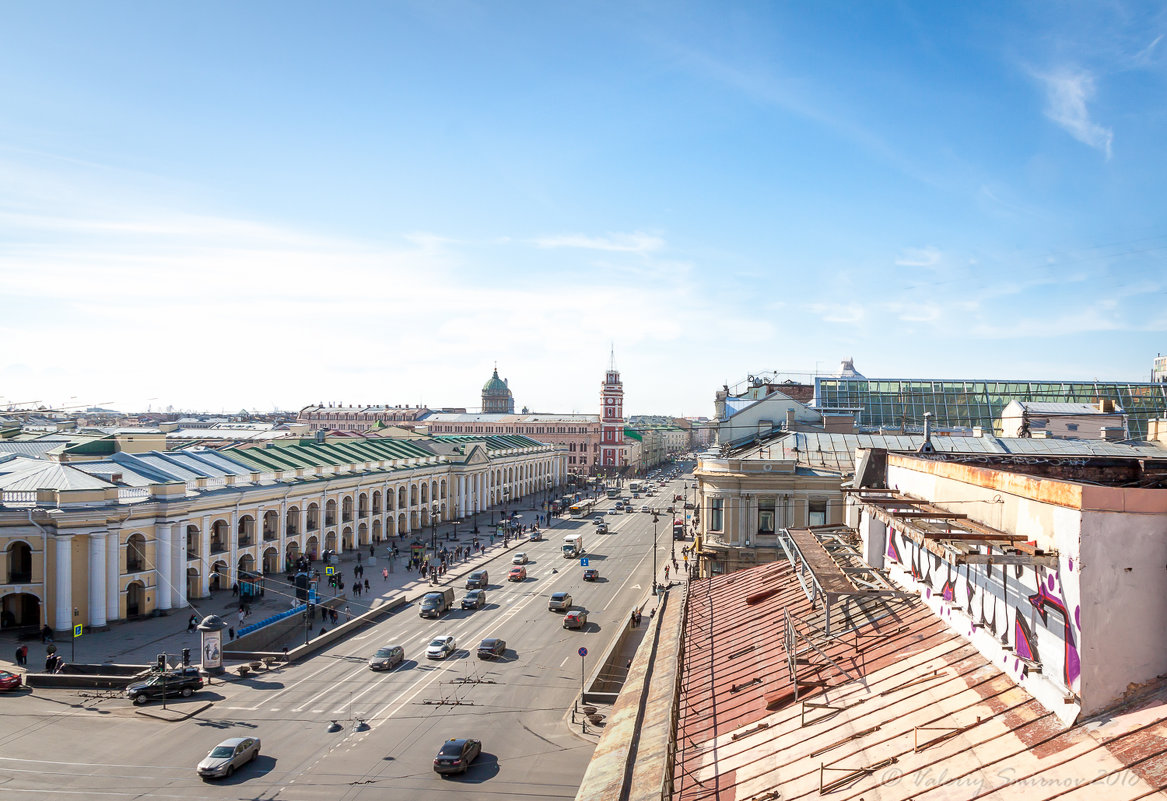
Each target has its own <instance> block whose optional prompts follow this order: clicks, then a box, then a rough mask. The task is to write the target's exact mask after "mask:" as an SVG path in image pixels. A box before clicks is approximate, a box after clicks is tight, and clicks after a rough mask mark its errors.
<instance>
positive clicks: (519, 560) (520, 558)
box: [511, 551, 528, 565]
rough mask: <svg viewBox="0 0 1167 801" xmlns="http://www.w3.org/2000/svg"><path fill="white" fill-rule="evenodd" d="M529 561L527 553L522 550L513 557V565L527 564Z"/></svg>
mask: <svg viewBox="0 0 1167 801" xmlns="http://www.w3.org/2000/svg"><path fill="white" fill-rule="evenodd" d="M527 561H528V560H527V555H526V554H525V553H523V552H522V551H519V552H518V553H517V554H515V555H514V556H512V557H511V564H512V565H525V564H527Z"/></svg>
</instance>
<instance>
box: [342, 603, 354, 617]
mask: <svg viewBox="0 0 1167 801" xmlns="http://www.w3.org/2000/svg"><path fill="white" fill-rule="evenodd" d="M344 619H345V620H352V619H353V613H352V611H351V610H350V609H349V608H348V607H347V606H346V607H345V608H344Z"/></svg>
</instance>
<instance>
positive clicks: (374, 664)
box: [369, 645, 405, 670]
mask: <svg viewBox="0 0 1167 801" xmlns="http://www.w3.org/2000/svg"><path fill="white" fill-rule="evenodd" d="M404 661H405V646H402V645H386V646H384V647H382V648H378V649H377V653H375V654H373V655H372V656H371V657H370V658H369V670H392V669H393V668H395V667H397V666H398V665H400V664H401V663H402V662H404Z"/></svg>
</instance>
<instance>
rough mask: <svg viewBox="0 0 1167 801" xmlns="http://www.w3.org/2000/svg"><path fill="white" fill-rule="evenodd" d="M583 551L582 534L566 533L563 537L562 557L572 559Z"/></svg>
mask: <svg viewBox="0 0 1167 801" xmlns="http://www.w3.org/2000/svg"><path fill="white" fill-rule="evenodd" d="M581 553H583V534H568V535H567V536H566V537H564V538H563V558H564V559H573V558H575V557H577V556H579V555H580V554H581Z"/></svg>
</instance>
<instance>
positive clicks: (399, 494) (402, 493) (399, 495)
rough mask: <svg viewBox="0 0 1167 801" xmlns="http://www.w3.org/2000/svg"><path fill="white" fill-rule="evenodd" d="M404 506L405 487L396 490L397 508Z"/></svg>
mask: <svg viewBox="0 0 1167 801" xmlns="http://www.w3.org/2000/svg"><path fill="white" fill-rule="evenodd" d="M402 506H405V487H398V488H397V508H398V509H400V508H401V507H402Z"/></svg>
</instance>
